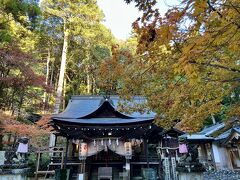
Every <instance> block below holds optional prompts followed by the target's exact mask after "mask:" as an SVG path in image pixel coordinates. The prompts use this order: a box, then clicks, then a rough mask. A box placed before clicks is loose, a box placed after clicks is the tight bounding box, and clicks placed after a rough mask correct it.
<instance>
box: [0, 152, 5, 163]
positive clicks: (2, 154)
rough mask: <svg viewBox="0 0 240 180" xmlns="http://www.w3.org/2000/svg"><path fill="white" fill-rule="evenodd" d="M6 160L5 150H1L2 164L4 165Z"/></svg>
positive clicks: (0, 160) (0, 158)
mask: <svg viewBox="0 0 240 180" xmlns="http://www.w3.org/2000/svg"><path fill="white" fill-rule="evenodd" d="M4 161H5V151H0V165H3V164H4Z"/></svg>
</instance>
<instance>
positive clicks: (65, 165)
mask: <svg viewBox="0 0 240 180" xmlns="http://www.w3.org/2000/svg"><path fill="white" fill-rule="evenodd" d="M68 146H69V139H68V138H67V142H66V152H65V161H64V168H66V167H67V157H68Z"/></svg>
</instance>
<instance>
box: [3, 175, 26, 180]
mask: <svg viewBox="0 0 240 180" xmlns="http://www.w3.org/2000/svg"><path fill="white" fill-rule="evenodd" d="M0 180H27V176H26V175H21V174H1V175H0Z"/></svg>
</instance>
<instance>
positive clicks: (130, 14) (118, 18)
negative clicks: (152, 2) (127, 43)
mask: <svg viewBox="0 0 240 180" xmlns="http://www.w3.org/2000/svg"><path fill="white" fill-rule="evenodd" d="M177 1H178V0H160V2H159V3H158V4H157V8H159V10H160V13H161V14H162V15H163V14H164V13H165V12H166V11H167V9H168V5H173V4H177ZM97 2H98V5H99V7H100V8H101V9H102V10H103V13H104V14H105V21H104V22H103V24H104V25H105V26H106V27H107V28H109V29H110V30H111V31H112V33H113V35H114V36H115V37H116V38H118V39H122V40H125V39H127V38H128V37H130V34H131V30H132V23H133V22H134V21H135V20H136V19H137V18H138V17H140V16H141V13H140V12H139V11H138V9H137V8H136V7H135V6H134V3H131V4H126V3H125V2H124V0H97Z"/></svg>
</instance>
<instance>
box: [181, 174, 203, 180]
mask: <svg viewBox="0 0 240 180" xmlns="http://www.w3.org/2000/svg"><path fill="white" fill-rule="evenodd" d="M178 177H179V180H203V173H202V172H200V173H198V172H189V173H188V172H179V173H178Z"/></svg>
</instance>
